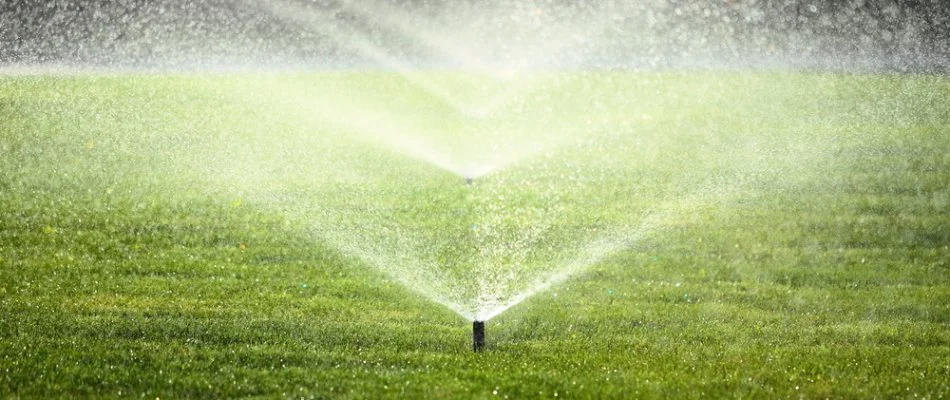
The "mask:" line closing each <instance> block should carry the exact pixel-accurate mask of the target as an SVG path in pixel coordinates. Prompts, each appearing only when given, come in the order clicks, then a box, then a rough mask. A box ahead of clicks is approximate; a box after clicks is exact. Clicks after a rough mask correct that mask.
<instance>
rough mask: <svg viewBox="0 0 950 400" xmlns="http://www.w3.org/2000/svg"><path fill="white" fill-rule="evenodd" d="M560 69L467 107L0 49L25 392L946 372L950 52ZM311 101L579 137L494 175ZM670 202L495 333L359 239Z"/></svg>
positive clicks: (358, 82) (584, 219) (938, 391)
mask: <svg viewBox="0 0 950 400" xmlns="http://www.w3.org/2000/svg"><path fill="white" fill-rule="evenodd" d="M420 74H422V73H420ZM429 74H430V75H420V77H421V79H425V80H428V81H431V82H438V83H439V84H440V85H443V87H449V88H452V89H453V91H454V92H456V93H458V94H459V95H460V96H462V97H465V96H471V98H475V99H477V98H478V96H484V93H483V92H492V91H493V90H494V89H496V88H493V87H486V86H485V85H487V84H485V85H481V84H479V82H483V81H487V78H482V77H477V76H476V77H469V76H458V75H453V74H448V73H435V72H432V73H429ZM545 79H546V81H545V82H547V83H545V85H544V86H542V88H541V89H540V90H538V91H534V92H532V95H530V96H528V95H525V96H524V98H523V99H519V100H518V101H516V102H514V103H513V104H512V105H510V106H509V107H504V110H503V112H502V115H501V116H499V117H497V118H487V119H470V118H467V117H464V116H462V115H460V114H459V113H457V112H455V111H452V110H451V109H449V108H448V106H447V105H446V104H445V103H444V102H441V101H440V100H438V99H436V98H433V96H430V95H429V94H427V93H425V92H424V91H422V90H420V89H419V88H418V87H415V86H413V85H411V84H409V82H410V81H407V80H405V79H402V78H400V77H399V76H396V75H394V74H390V73H385V72H320V73H296V74H294V73H285V74H230V75H227V74H225V75H182V74H178V75H175V74H172V75H121V74H119V75H96V76H19V77H12V76H11V77H0V155H2V157H0V315H2V318H0V369H2V370H3V371H2V372H3V373H2V374H0V397H25V398H28V397H43V398H46V397H76V396H82V397H85V396H96V397H143V398H165V397H199V398H220V397H243V396H266V397H302V398H310V397H315V398H325V397H344V398H347V397H350V398H366V397H372V398H377V397H398V398H414V397H427V398H432V397H498V398H525V397H566V398H603V397H615V398H641V397H643V398H649V397H664V398H692V397H744V398H748V397H753V398H762V397H779V398H789V397H803V398H821V397H845V398H895V397H906V398H910V397H914V398H917V397H920V398H946V397H948V396H950V383H948V382H950V361H948V360H950V346H948V343H950V329H948V328H950V261H948V260H950V228H947V227H948V226H950V79H948V78H947V77H943V76H915V75H894V76H876V75H836V74H817V73H791V72H788V73H785V72H781V73H780V72H774V73H728V72H717V73H692V72H690V73H685V72H684V73H633V72H625V73H608V72H597V73H585V74H562V75H557V74H554V75H552V76H549V77H546V78H545ZM552 81H553V82H557V85H553V84H551V83H550V82H552ZM492 84H497V85H503V83H492ZM301 88H303V89H301ZM289 93H296V94H292V95H291V94H289ZM303 98H307V99H310V100H313V99H316V100H313V101H315V102H317V103H320V104H329V103H333V102H335V101H339V99H340V98H344V99H357V100H359V101H361V102H362V103H360V105H361V107H366V110H367V112H370V111H369V110H376V111H374V112H376V113H377V114H379V113H386V114H387V115H389V114H395V115H408V116H409V117H407V118H408V120H410V121H415V122H416V123H418V124H421V125H424V126H425V127H427V129H425V130H424V132H425V133H423V134H422V137H423V138H424V139H425V140H428V141H436V142H438V141H442V142H445V143H450V146H449V148H450V149H452V151H455V152H457V153H453V154H455V155H456V156H458V157H463V156H465V155H464V154H465V153H464V151H463V150H465V149H466V148H468V147H470V146H474V145H476V144H473V142H472V141H470V139H468V138H471V137H473V136H479V135H481V137H483V138H485V140H484V141H485V142H488V143H498V142H504V143H508V144H511V143H514V145H520V144H525V143H530V142H532V141H545V140H553V139H550V138H551V137H553V138H554V139H557V141H559V142H558V143H557V144H558V146H552V147H551V148H550V149H547V150H546V152H544V153H543V154H541V155H537V156H534V157H529V158H527V159H525V160H524V161H523V162H520V163H515V164H513V165H511V166H510V167H508V168H506V169H503V170H501V171H498V172H497V173H494V174H490V175H488V176H486V177H484V178H482V179H480V180H479V181H477V182H476V189H477V190H482V191H483V192H473V191H472V190H471V189H469V188H466V187H465V186H464V185H463V184H462V182H461V181H460V178H458V177H456V176H454V175H451V174H449V173H446V172H445V171H441V170H439V169H437V168H434V167H432V166H431V165H428V164H426V163H424V162H420V161H418V160H415V159H413V158H411V157H406V156H405V155H404V154H402V153H400V152H398V151H393V150H392V149H391V148H390V147H389V146H387V145H380V144H379V143H378V142H379V139H380V138H378V137H368V138H367V137H366V136H360V135H359V134H358V132H348V131H347V123H346V118H338V119H337V120H336V121H335V122H332V123H331V122H327V120H328V118H326V117H325V116H320V115H317V116H313V115H311V114H310V113H308V112H307V111H306V109H303V110H302V109H300V108H299V107H293V105H294V104H296V103H299V102H300V101H301V99H303ZM308 101H309V100H308ZM380 110H381V111H380ZM350 113H351V114H352V115H348V116H347V117H348V118H353V117H358V116H359V114H360V109H359V108H356V111H353V110H350ZM331 119H332V118H331ZM354 124H356V125H359V124H360V122H358V121H357V122H354ZM564 126H567V127H577V126H585V127H588V128H585V132H587V133H585V134H583V135H581V134H575V133H573V132H566V133H561V134H550V135H548V136H545V134H546V133H547V132H550V131H551V130H552V129H555V128H557V127H564ZM513 132H514V133H513ZM511 138H514V139H511ZM519 141H521V142H519ZM475 150H477V151H475V152H476V153H478V152H481V153H480V154H485V153H484V151H485V149H475ZM537 187H543V188H544V189H543V190H540V189H538V190H535V189H526V188H537ZM733 188H739V189H738V190H733ZM472 193H476V194H472ZM477 193H483V194H481V195H479V194H477ZM723 193H725V194H723ZM497 195H504V197H492V196H497ZM472 196H474V197H472ZM479 196H481V197H479ZM486 199H490V200H486ZM489 203H490V204H489ZM657 203H663V204H676V206H675V207H674V206H670V207H668V208H669V209H670V210H672V211H671V212H668V213H665V214H663V217H664V218H662V219H663V221H662V224H661V225H662V227H661V228H658V229H656V230H655V231H652V232H651V233H650V234H649V235H647V237H645V238H644V239H643V240H640V241H638V242H636V243H634V244H632V245H631V246H630V247H629V248H627V249H625V250H623V251H619V252H615V253H612V254H610V255H609V256H607V257H605V258H603V259H601V260H599V261H598V262H597V263H595V264H593V265H591V266H590V267H589V268H586V269H585V270H583V271H582V272H580V273H579V274H577V275H575V276H573V277H572V278H570V279H568V280H567V281H565V282H563V283H562V284H560V285H557V286H555V287H553V288H550V289H548V290H546V291H543V292H540V293H538V294H537V295H535V296H533V297H531V298H529V299H528V300H527V301H525V302H524V303H521V304H519V305H517V306H515V307H513V308H512V309H510V310H509V311H507V312H505V313H503V314H501V315H499V316H498V317H496V318H495V319H492V320H490V321H489V322H488V324H487V325H488V341H489V349H488V351H486V352H483V353H480V354H475V353H472V352H471V349H470V346H471V344H470V334H471V331H470V330H471V326H470V322H468V321H465V320H463V319H462V318H460V317H458V316H457V315H455V314H454V313H452V312H451V311H449V310H448V309H446V308H444V307H442V306H440V305H438V304H436V303H433V302H431V301H429V300H428V299H427V298H426V297H424V296H422V295H420V294H419V293H418V292H417V291H414V290H410V289H407V288H406V286H405V285H403V284H400V283H398V282H396V281H395V280H394V279H392V276H391V274H393V273H398V271H399V270H400V269H399V268H400V266H398V265H395V266H392V268H391V269H386V268H382V269H380V268H378V267H374V266H373V265H371V263H369V262H367V261H366V260H363V259H360V258H358V257H355V256H353V254H347V253H346V252H342V251H340V247H341V242H345V241H346V240H351V239H353V238H354V237H358V238H360V239H361V240H368V241H378V243H379V244H380V246H382V247H381V248H383V249H392V248H393V247H392V246H395V244H393V243H395V242H394V240H395V239H393V238H392V237H390V236H391V234H392V232H380V231H378V229H379V228H380V226H381V225H379V222H378V221H379V219H380V218H381V216H389V217H390V218H391V219H392V220H394V221H397V225H398V226H399V227H405V229H406V231H407V233H406V235H408V236H409V237H411V239H412V241H411V243H410V244H409V245H406V246H407V247H404V248H403V249H404V250H407V251H409V250H411V251H420V252H422V251H425V250H431V252H432V253H433V255H431V256H428V257H431V259H433V260H452V259H455V258H463V259H465V258H466V257H467V258H468V259H471V258H477V257H475V256H474V254H477V253H472V252H471V250H470V249H469V248H470V243H468V242H467V241H468V240H472V238H473V236H472V234H471V233H469V232H467V231H464V230H461V231H459V230H458V229H457V228H458V227H457V226H456V224H455V220H457V219H462V220H465V221H467V220H468V218H475V217H477V216H479V215H484V213H486V211H485V210H484V209H480V208H479V207H488V206H489V205H491V204H495V205H499V206H506V207H511V208H514V209H519V210H521V209H523V210H528V211H526V215H527V216H526V217H524V218H527V220H518V219H514V220H505V221H501V222H499V224H500V225H501V226H502V227H503V228H504V229H512V230H517V229H518V228H519V227H521V226H522V225H521V224H523V223H526V222H532V221H535V220H532V219H531V218H541V219H548V218H550V219H551V222H552V226H554V227H555V228H552V229H551V230H549V231H547V232H548V233H547V234H546V236H544V238H543V240H541V241H539V242H536V243H534V244H532V246H548V247H550V248H552V249H553V250H552V251H555V250H556V248H557V246H558V245H559V244H560V243H564V244H565V245H564V247H563V249H562V251H563V252H565V253H569V252H570V250H571V249H574V248H576V244H572V243H574V242H575V241H576V240H577V238H578V237H581V236H583V235H585V234H589V231H587V230H585V229H587V228H590V227H603V226H607V227H615V226H625V225H628V224H631V223H635V222H636V221H637V218H640V216H642V213H643V212H644V210H651V209H654V208H655V205H656V204H657ZM683 203H688V204H686V205H683ZM354 204H357V205H355V206H354ZM473 204H474V205H473ZM479 204H481V205H479ZM535 209H539V210H555V211H557V212H550V213H545V212H540V211H539V214H532V213H531V210H535ZM515 215H521V214H515ZM337 225H346V226H351V228H349V229H341V228H333V227H335V226H337ZM315 226H317V227H316V228H315ZM465 226H467V225H465ZM332 229H336V230H335V231H334V230H332ZM328 232H330V233H328ZM347 235H356V236H347ZM360 235H362V236H360ZM396 235H399V233H398V232H397V233H396ZM433 244H436V245H433ZM491 245H496V246H497V245H501V244H500V243H492V244H491ZM572 246H574V247H572ZM529 261H530V262H529V263H528V264H529V265H527V266H525V268H535V269H536V270H537V271H540V272H545V271H546V270H544V268H552V267H550V266H544V265H542V264H543V262H542V261H544V260H538V259H529ZM455 268H458V269H459V270H458V271H455V272H452V273H456V274H458V276H459V277H461V278H464V277H467V276H470V275H471V271H469V269H471V268H473V267H472V265H471V264H465V263H462V264H459V265H456V266H455ZM450 272H451V271H450ZM460 285H461V286H460V287H461V288H460V289H459V290H462V291H464V290H471V288H467V287H465V283H460Z"/></svg>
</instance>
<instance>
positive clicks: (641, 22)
mask: <svg viewBox="0 0 950 400" xmlns="http://www.w3.org/2000/svg"><path fill="white" fill-rule="evenodd" d="M661 3H662V2H661ZM674 3H675V4H674ZM674 3H662V4H660V3H656V4H645V3H644V4H640V3H630V4H622V2H621V3H617V2H609V3H605V4H593V3H584V4H580V3H578V4H574V3H565V4H557V3H540V2H520V1H516V2H502V1H494V2H478V3H477V4H476V3H471V4H469V3H459V2H422V3H419V4H416V3H412V2H405V3H400V2H395V3H394V2H382V1H379V2H372V1H371V2H357V1H339V2H334V1H312V2H311V1H293V0H283V1H274V2H250V1H241V2H223V3H220V4H219V2H217V1H210V2H204V3H197V2H184V3H182V4H178V3H174V4H177V5H179V6H180V7H174V6H169V7H168V8H167V9H166V7H165V6H164V5H161V7H159V8H157V9H155V10H152V9H147V10H146V9H142V10H139V9H134V8H133V9H126V8H123V7H125V6H122V5H116V6H115V7H117V8H115V9H111V8H109V6H103V5H95V4H94V5H90V6H89V10H91V11H88V13H89V14H90V15H91V16H89V17H88V18H91V19H90V21H95V20H96V18H99V19H101V18H105V17H108V18H112V17H115V18H114V19H115V21H113V22H114V23H111V24H105V25H102V26H97V25H95V24H94V23H92V22H89V23H88V24H85V23H84V24H85V25H83V26H81V27H75V28H76V29H75V31H76V32H86V34H84V35H86V36H89V38H87V37H86V36H83V35H78V34H77V35H64V36H57V34H56V32H53V33H47V34H44V35H40V34H33V35H26V34H16V35H14V36H15V40H12V41H11V42H12V43H13V44H14V45H13V46H4V47H3V48H0V56H2V55H4V54H8V53H9V52H10V51H14V52H15V55H16V56H17V58H16V60H24V61H25V62H26V65H24V66H20V65H17V66H15V67H16V68H19V69H17V71H30V68H39V69H40V70H43V68H47V70H49V69H52V68H54V67H56V66H57V65H58V64H56V63H55V62H54V63H50V64H44V61H45V60H48V59H51V60H54V61H56V62H59V63H66V61H69V62H74V63H75V64H77V66H78V67H80V68H103V69H104V70H105V71H106V73H110V72H109V71H121V73H124V72H127V71H151V72H155V71H156V70H157V71H159V72H158V75H156V76H153V77H151V78H148V77H143V78H142V79H153V78H154V79H157V80H162V79H165V77H163V76H162V75H161V74H163V73H168V72H167V71H169V70H171V71H175V74H178V72H180V71H182V70H199V71H209V70H210V71H214V72H216V73H215V74H209V75H202V74H198V75H195V76H191V77H182V76H180V75H176V76H174V77H170V78H168V79H169V80H170V81H175V82H176V83H175V84H177V85H180V86H175V87H176V88H180V90H178V91H176V93H178V94H179V95H180V98H174V99H161V98H154V97H150V96H153V95H154V93H144V94H142V93H140V94H139V95H138V96H140V97H138V98H135V100H137V101H141V104H140V105H141V106H142V107H143V108H150V107H159V105H162V104H163V107H166V109H167V110H173V111H174V112H168V113H167V115H166V119H165V120H160V121H155V120H149V119H147V118H144V119H143V120H136V119H135V117H137V116H139V114H137V113H136V111H135V110H132V111H127V113H128V114H127V115H122V117H123V118H121V120H122V122H123V123H127V121H132V122H134V123H135V124H137V125H134V127H135V129H132V128H129V129H128V131H129V132H133V131H134V132H140V131H144V133H142V137H140V138H139V137H135V135H131V134H130V135H128V136H129V137H124V138H110V140H113V141H114V142H116V143H118V144H119V145H120V146H117V147H120V148H122V149H123V151H125V153H123V155H124V156H126V157H124V158H130V159H135V158H136V157H139V158H143V159H149V160H152V162H154V164H150V165H149V167H150V168H149V169H152V170H155V171H163V173H165V172H167V171H173V172H168V173H169V174H174V175H176V176H175V177H176V178H181V177H188V178H193V179H194V181H195V182H200V183H201V189H202V190H206V191H208V192H209V193H212V194H215V195H220V196H223V197H226V198H237V199H240V200H241V201H246V202H247V203H248V204H253V205H254V206H256V207H258V208H260V209H261V210H264V211H266V212H272V213H274V214H277V215H281V216H283V217H285V218H287V219H288V220H292V221H299V224H298V226H299V228H300V229H301V230H302V231H303V232H304V234H308V235H312V236H313V237H314V238H315V240H317V241H319V242H320V243H322V244H325V245H326V246H327V247H329V248H332V249H334V250H335V251H337V252H338V253H339V254H342V255H343V256H345V257H348V258H350V259H351V260H350V261H351V262H352V263H354V264H363V265H367V266H369V267H371V268H372V269H373V270H374V271H378V272H379V273H381V274H382V275H383V276H385V277H386V278H387V279H389V280H391V281H394V282H398V283H399V284H401V285H403V286H405V287H406V288H408V289H410V290H412V291H414V292H416V293H418V294H419V295H421V296H424V297H425V298H427V299H429V300H431V301H433V302H436V303H439V304H442V305H443V306H445V307H446V308H448V309H450V310H452V311H453V312H455V313H456V314H458V315H460V316H461V317H463V318H465V319H466V320H469V321H472V324H473V325H472V327H473V337H472V339H473V349H474V350H476V351H480V350H483V349H485V348H486V345H487V340H486V322H487V321H490V320H491V319H493V318H495V317H497V316H499V315H500V314H502V313H504V312H505V311H506V310H508V309H510V308H511V307H514V306H516V305H518V304H521V303H523V302H525V301H528V300H529V299H531V298H533V296H535V295H536V294H537V293H540V292H543V291H545V290H547V289H548V288H550V287H552V286H555V285H559V284H562V283H563V282H564V281H566V280H568V279H570V278H571V277H572V276H575V275H577V274H580V273H582V272H583V271H585V270H586V269H588V268H590V267H591V266H592V265H596V264H598V263H601V262H603V261H604V260H605V259H608V258H610V257H623V256H622V253H623V252H624V251H629V250H631V249H636V248H637V246H638V244H639V243H641V242H643V241H644V240H647V239H649V238H652V237H657V236H662V235H663V234H664V232H665V231H666V230H668V229H673V228H671V227H676V226H678V224H679V225H681V224H682V221H683V220H684V219H689V218H692V217H694V216H695V215H697V214H701V213H703V212H706V211H708V210H709V209H716V208H727V207H730V206H731V205H732V204H734V203H738V202H743V201H749V200H750V199H753V198H755V197H756V196H757V195H759V194H760V193H763V192H765V193H767V192H768V191H772V190H774V191H780V190H786V189H787V188H788V187H792V186H794V185H795V184H797V183H795V182H800V181H803V180H804V181H807V180H809V179H812V178H814V177H816V176H817V175H819V172H820V171H822V168H825V170H827V169H828V168H833V166H834V154H835V152H836V151H837V150H839V149H840V148H839V147H838V143H837V139H836V138H829V137H817V136H813V135H811V134H810V132H808V131H806V130H801V129H800V127H798V126H796V125H795V124H794V121H795V120H794V119H790V118H788V117H787V115H789V114H794V115H798V116H805V117H801V118H809V117H810V116H812V115H816V114H819V113H820V111H821V109H820V107H818V106H815V107H812V108H806V109H799V110H788V109H786V108H785V107H783V106H781V102H780V101H775V102H773V103H769V102H766V103H765V104H762V103H754V102H751V100H750V103H749V104H721V103H720V102H719V100H720V98H719V96H718V95H719V93H722V92H727V91H731V90H737V89H736V88H743V89H742V90H748V91H749V93H786V92H789V93H790V92H794V91H796V90H802V88H800V87H798V86H797V84H796V82H795V81H794V80H793V79H791V80H789V81H788V82H781V81H777V80H775V79H773V78H771V77H768V76H766V77H761V76H757V75H755V74H752V73H736V74H732V75H730V74H724V75H712V74H706V75H704V73H696V74H694V75H688V76H680V75H677V73H676V72H657V70H660V71H666V70H665V68H670V67H675V68H685V69H691V68H692V69H696V68H699V69H709V68H727V69H730V70H733V69H742V68H749V66H751V65H757V66H759V67H768V66H772V65H775V64H778V65H784V66H802V65H804V66H808V67H822V66H828V65H830V68H834V67H835V63H843V64H845V65H848V64H847V63H848V62H850V61H849V60H852V59H854V60H858V61H859V62H855V63H856V65H861V66H864V67H866V68H872V69H873V68H878V67H881V66H884V67H887V66H888V65H890V64H889V63H894V62H895V61H894V60H916V61H915V62H917V64H909V65H902V66H904V67H907V68H911V69H912V68H918V69H921V70H926V69H927V68H930V67H934V66H937V67H939V66H940V65H942V64H940V63H941V62H945V60H943V59H939V57H938V56H939V55H933V54H930V53H927V51H926V47H927V45H933V46H934V48H937V47H936V45H938V44H939V43H937V42H936V41H935V40H936V39H933V37H931V36H928V35H929V34H928V33H927V32H928V31H927V29H930V28H928V25H927V23H929V22H928V21H930V20H928V19H926V18H923V17H922V19H921V20H920V21H919V23H918V24H908V26H907V27H905V28H906V29H904V30H903V31H901V32H887V34H886V35H885V34H881V35H879V37H877V36H875V37H871V36H868V34H867V32H865V31H860V32H858V33H860V35H858V33H855V35H854V36H855V37H856V39H854V41H850V37H848V38H844V39H842V38H839V37H836V36H834V35H831V36H828V37H826V36H822V33H821V32H824V31H823V30H822V29H824V28H822V27H827V26H847V25H848V24H845V23H840V21H842V20H847V19H848V18H853V16H854V15H856V14H855V13H854V10H851V9H848V10H844V11H842V12H841V13H837V14H834V13H836V12H837V11H836V10H837V9H834V10H832V9H833V8H834V7H837V6H835V5H834V4H829V5H827V6H822V8H829V10H822V9H820V7H818V6H817V5H813V7H807V8H800V7H799V8H796V9H795V10H793V11H794V14H795V15H786V14H787V13H789V12H790V11H789V10H788V9H787V8H788V7H779V8H775V9H773V8H770V7H771V6H769V5H763V4H753V3H750V4H745V3H742V4H740V2H718V3H715V4H712V3H701V2H674ZM57 4H58V3H57ZM57 4H52V3H51V6H50V7H47V8H45V9H38V10H37V11H36V13H37V15H39V16H38V17H37V18H40V19H42V16H43V15H44V14H43V13H46V12H49V13H52V15H53V17H55V18H53V20H62V21H85V19H83V18H86V16H85V14H84V13H86V12H87V11H85V10H87V9H86V8H82V7H80V8H78V10H79V11H76V9H73V8H68V9H66V10H59V11H58V10H57V9H56V7H57ZM174 4H173V5H174ZM835 4H837V3H835ZM44 10H46V11H44ZM60 11H62V12H60ZM823 12H827V13H828V14H825V15H831V14H833V15H834V16H835V19H828V18H823V14H822V13H823ZM64 15H65V17H64ZM857 15H860V14H857ZM103 16H105V17H103ZM57 18H58V19H57ZM108 18H107V19H108ZM202 18H204V19H202ZM833 20H834V21H839V22H838V23H830V22H829V21H833ZM4 21H6V20H4ZM116 21H122V23H118V22H116ZM127 21H136V22H137V23H126V22H127ZM138 22H141V23H138ZM851 22H854V23H861V22H864V21H861V20H856V21H851ZM810 24H811V25H810ZM55 25H56V24H37V26H39V27H42V26H55ZM802 25H806V26H811V27H812V28H813V29H812V28H809V29H803V28H801V26H802ZM872 25H874V24H872ZM80 28H81V29H80ZM38 29H41V28H38ZM141 29H145V30H146V31H145V32H144V34H140V33H141V32H139V31H140V30H141ZM842 29H844V28H842ZM855 29H857V28H855ZM788 31H792V32H795V35H793V36H791V37H790V36H783V35H786V32H788ZM4 32H5V31H0V34H5V33H4ZM836 32H837V31H836ZM844 33H845V34H848V32H844ZM852 33H854V32H852ZM32 38H39V39H35V40H34V39H32ZM123 38H124V39H123ZM210 38H219V39H218V40H212V39H210ZM87 39H88V40H90V41H92V42H96V41H99V42H109V43H114V46H112V47H110V48H108V49H106V48H102V49H99V48H97V47H96V46H94V45H92V44H94V43H87V42H86V40H87ZM845 39H849V40H845ZM123 40H124V41H123ZM903 41H906V42H907V43H918V42H920V43H923V44H921V45H919V46H916V47H911V46H903V45H902V43H905V42H903ZM875 42H882V43H885V44H886V45H885V46H883V47H881V48H879V49H877V48H865V47H860V46H857V47H856V45H855V43H857V44H864V43H875ZM898 42H899V43H898ZM57 43H58V45H57ZM100 47H101V46H100ZM852 48H861V49H862V52H857V53H850V52H848V51H849V50H850V49H852ZM10 49H13V50H10ZM908 49H917V50H914V51H920V52H921V53H920V54H917V56H919V57H909V56H908V54H904V53H901V52H900V51H897V50H902V51H904V50H906V51H910V50H908ZM920 49H922V50H920ZM822 51H827V52H830V55H833V57H831V56H829V54H822V53H821V52H822ZM61 54H65V56H63V55H61ZM915 54H916V53H915ZM910 55H913V54H910ZM925 56H927V57H925ZM928 57H930V58H928ZM934 60H936V61H934ZM74 68H76V67H74ZM74 71H77V70H74ZM222 71H224V72H230V73H225V74H222V73H221V72H222ZM235 71H236V72H235ZM633 71H637V72H633ZM121 73H116V74H121ZM173 75H174V74H173ZM176 80H177V81H176ZM122 90H124V91H127V92H135V90H136V86H135V85H133V84H128V86H126V87H122V88H121V90H120V91H122ZM833 90H835V88H833V87H829V88H823V89H822V90H817V91H816V92H813V93H802V94H801V95H802V96H815V95H816V94H817V95H821V94H822V93H823V92H828V91H833ZM132 97H134V96H130V98H132ZM738 97H740V96H733V97H731V98H738ZM163 102H165V103H163ZM189 102H194V104H201V105H204V106H207V107H208V108H211V109H214V110H228V111H229V113H225V112H223V111H222V112H221V115H224V116H221V115H201V114H192V113H191V111H190V110H187V108H188V107H184V106H183V104H185V105H187V104H192V103H189ZM129 103H132V100H129ZM2 105H3V104H2V103H0V106H2ZM807 106H812V104H807ZM159 109H161V108H159ZM684 110H685V111H684ZM690 110H700V111H702V112H695V111H690ZM229 116H232V117H233V118H231V117H229ZM99 117H100V116H99V115H97V116H96V118H99ZM103 118H106V119H107V118H108V116H105V117H103ZM229 119H234V120H233V121H232V120H229ZM823 122H825V121H823ZM827 122H828V123H834V118H831V119H829V121H827ZM128 123H131V122H128ZM809 123H813V122H809ZM166 126H174V127H175V128H174V129H176V131H175V132H174V134H168V135H164V136H163V135H162V134H157V133H156V132H162V131H161V129H159V128H157V127H162V128H163V129H164V128H165V127H166ZM806 126H807V124H806ZM167 129H171V128H167ZM777 130H783V131H785V132H784V133H785V134H783V135H775V137H780V138H788V137H794V138H795V139H796V141H794V142H793V141H791V140H788V139H775V138H773V137H772V132H774V131H777ZM788 132H792V133H793V134H788ZM146 144H147V145H146ZM143 149H147V150H143ZM143 153H148V155H147V156H146V155H144V154H143ZM153 153H154V154H159V155H161V156H163V157H157V156H154V154H153ZM133 156H134V157H133ZM165 156H167V157H165ZM149 157H154V158H149ZM124 158H123V159H124ZM126 162H129V163H131V161H126ZM150 173H152V174H158V173H156V172H150Z"/></svg>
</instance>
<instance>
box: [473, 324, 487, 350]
mask: <svg viewBox="0 0 950 400" xmlns="http://www.w3.org/2000/svg"><path fill="white" fill-rule="evenodd" d="M472 349H473V350H475V352H480V351H482V350H484V349H485V321H474V322H472Z"/></svg>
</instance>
